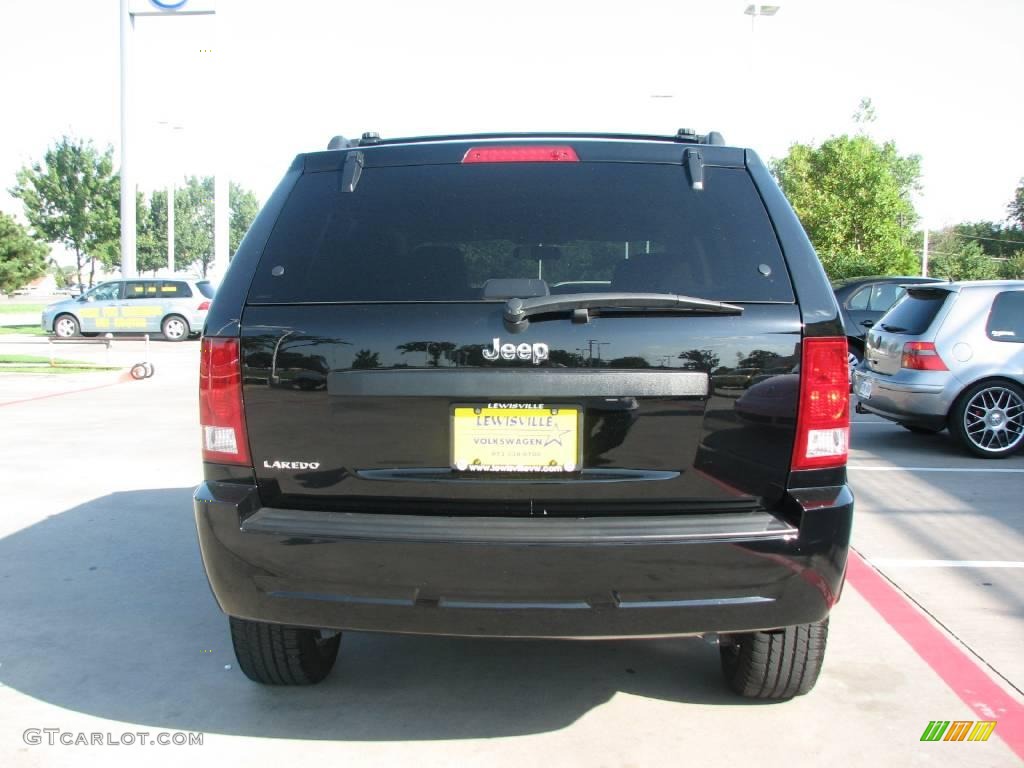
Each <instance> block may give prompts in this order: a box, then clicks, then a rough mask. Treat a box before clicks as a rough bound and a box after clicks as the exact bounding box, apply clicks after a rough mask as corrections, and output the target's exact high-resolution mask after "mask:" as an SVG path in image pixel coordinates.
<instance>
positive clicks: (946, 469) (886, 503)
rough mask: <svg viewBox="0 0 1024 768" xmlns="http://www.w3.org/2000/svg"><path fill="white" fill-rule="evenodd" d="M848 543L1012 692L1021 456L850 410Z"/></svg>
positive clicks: (1019, 666) (1021, 531)
mask: <svg viewBox="0 0 1024 768" xmlns="http://www.w3.org/2000/svg"><path fill="white" fill-rule="evenodd" d="M854 421H855V423H854V425H853V428H854V431H853V440H852V449H853V450H852V451H851V460H850V483H851V485H852V486H853V489H854V493H855V494H856V497H857V516H856V520H855V523H854V546H855V547H857V548H858V549H859V550H860V551H861V552H862V553H863V554H864V555H865V556H866V557H867V558H868V559H869V560H871V562H872V563H874V564H875V565H876V567H878V568H879V570H881V571H882V572H883V573H884V574H885V575H886V576H887V577H889V578H890V579H892V580H893V581H894V582H895V583H896V584H898V585H899V587H900V589H902V590H903V591H905V592H906V593H907V594H908V595H909V596H910V597H911V598H912V599H913V600H915V601H916V602H917V603H918V604H920V605H921V607H922V608H924V609H925V610H926V611H927V612H928V613H930V614H931V615H932V616H933V617H934V618H935V619H936V620H937V621H939V622H940V623H941V624H942V625H943V626H945V627H946V628H948V629H949V631H950V632H951V633H952V634H953V635H955V636H956V637H957V638H959V639H960V640H961V641H962V642H963V643H964V644H965V645H966V646H967V647H969V648H970V649H971V651H972V652H973V653H974V654H976V655H977V657H978V658H979V659H980V660H983V662H984V663H985V664H987V665H990V666H991V667H992V668H993V669H994V670H997V671H998V674H999V675H1000V676H1001V677H1002V678H1003V679H1004V680H1005V682H1007V683H1009V684H1011V685H1012V686H1013V687H1015V688H1016V690H1017V691H1018V692H1019V691H1020V689H1022V688H1024V658H1022V657H1021V652H1020V649H1021V638H1024V513H1022V511H1021V510H1022V508H1024V503H1022V501H1021V498H1022V496H1024V454H1021V453H1018V454H1017V455H1016V456H1012V457H1010V458H1008V459H1002V460H990V459H980V458H975V457H973V456H970V455H969V454H967V453H966V452H965V451H964V450H963V449H961V448H960V446H959V445H957V444H956V442H955V441H954V440H953V438H952V437H951V436H950V435H949V434H948V433H941V434H938V435H915V434H911V433H910V432H908V431H907V430H905V429H903V428H902V427H900V426H898V425H896V424H892V423H890V422H887V421H885V420H883V419H880V418H877V417H873V416H863V415H859V414H858V415H855V417H854Z"/></svg>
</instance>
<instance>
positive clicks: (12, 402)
mask: <svg viewBox="0 0 1024 768" xmlns="http://www.w3.org/2000/svg"><path fill="white" fill-rule="evenodd" d="M126 381H134V379H132V375H131V373H130V372H129V371H122V372H121V375H120V376H118V377H117V381H108V382H107V383H106V384H98V385H96V386H95V387H83V388H82V389H69V390H67V391H65V392H51V393H50V394H48V395H36V396H35V397H26V398H24V399H22V400H8V401H7V402H5V403H0V408H3V407H4V406H5V405H18V404H19V403H31V402H32V401H34V400H47V399H48V398H51V397H62V396H64V395H77V394H78V393H79V392H92V391H93V390H95V389H105V388H106V387H113V386H115V385H117V384H124V383H125V382H126Z"/></svg>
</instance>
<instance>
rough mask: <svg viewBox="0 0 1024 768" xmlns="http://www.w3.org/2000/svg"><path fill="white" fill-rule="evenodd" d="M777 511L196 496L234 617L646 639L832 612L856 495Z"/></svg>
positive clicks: (205, 541)
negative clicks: (412, 507)
mask: <svg viewBox="0 0 1024 768" xmlns="http://www.w3.org/2000/svg"><path fill="white" fill-rule="evenodd" d="M794 493H795V494H798V495H799V497H798V496H793V497H791V498H790V499H789V503H790V507H791V509H789V510H787V512H786V514H787V517H788V518H789V519H793V520H797V519H799V520H800V521H801V522H800V525H799V526H798V527H796V526H793V525H790V524H787V523H784V522H781V521H780V520H779V519H777V518H775V517H773V516H772V515H770V514H768V513H764V512H762V513H742V514H723V515H710V514H703V515H689V516H686V517H682V516H679V517H672V516H662V517H643V518H622V517H620V518H573V519H569V518H556V519H551V518H548V519H544V518H524V519H512V518H480V517H474V518H458V517H430V516H422V515H380V514H350V513H333V512H310V511H301V510H282V509H270V508H260V506H259V499H258V496H257V494H256V490H255V488H254V487H253V486H248V485H237V484H228V483H217V482H207V483H205V484H203V485H201V486H200V487H199V488H198V489H197V490H196V493H195V500H194V505H195V513H196V525H197V528H198V532H199V542H200V547H201V550H202V556H203V563H204V565H205V567H206V572H207V576H208V577H209V581H210V586H211V588H212V590H213V593H214V596H215V597H216V599H217V602H218V603H219V604H220V607H221V609H222V610H223V611H224V612H225V613H227V614H229V615H232V616H237V617H241V618H247V619H254V620H259V621H267V622H274V623H282V624H293V625H299V626H309V627H322V628H333V629H352V630H365V631H382V632H404V633H417V634H439V635H464V636H491V637H572V638H600V637H651V636H664V635H689V634H700V633H707V632H736V631H742V630H753V629H770V628H776V627H782V626H788V625H791V624H801V623H805V622H810V621H817V620H819V619H821V618H824V617H825V616H826V615H827V614H828V611H829V609H830V608H831V606H832V605H833V604H834V602H835V601H836V599H837V597H838V594H839V591H840V588H841V586H842V580H843V574H844V571H845V566H846V556H847V551H848V546H849V534H850V523H851V518H852V513H853V497H852V495H851V493H850V491H849V490H848V488H846V487H845V486H843V487H840V488H829V489H810V490H806V491H797V492H794Z"/></svg>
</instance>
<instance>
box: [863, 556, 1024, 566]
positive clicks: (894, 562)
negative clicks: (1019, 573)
mask: <svg viewBox="0 0 1024 768" xmlns="http://www.w3.org/2000/svg"><path fill="white" fill-rule="evenodd" d="M868 562H870V563H871V564H872V565H875V566H878V567H880V568H881V567H886V568H1024V562H1019V561H1015V560H900V559H889V558H884V557H883V558H879V559H877V560H876V559H875V558H873V557H872V558H870V559H869V561H868Z"/></svg>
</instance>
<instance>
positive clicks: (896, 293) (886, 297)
mask: <svg viewBox="0 0 1024 768" xmlns="http://www.w3.org/2000/svg"><path fill="white" fill-rule="evenodd" d="M902 295H903V288H901V287H900V286H898V285H895V284H893V283H888V284H887V283H882V284H881V285H876V286H875V287H874V288H872V289H871V309H872V311H874V312H885V310H887V309H888V308H889V307H891V306H892V305H893V304H895V303H896V301H897V299H899V297H900V296H902Z"/></svg>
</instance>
